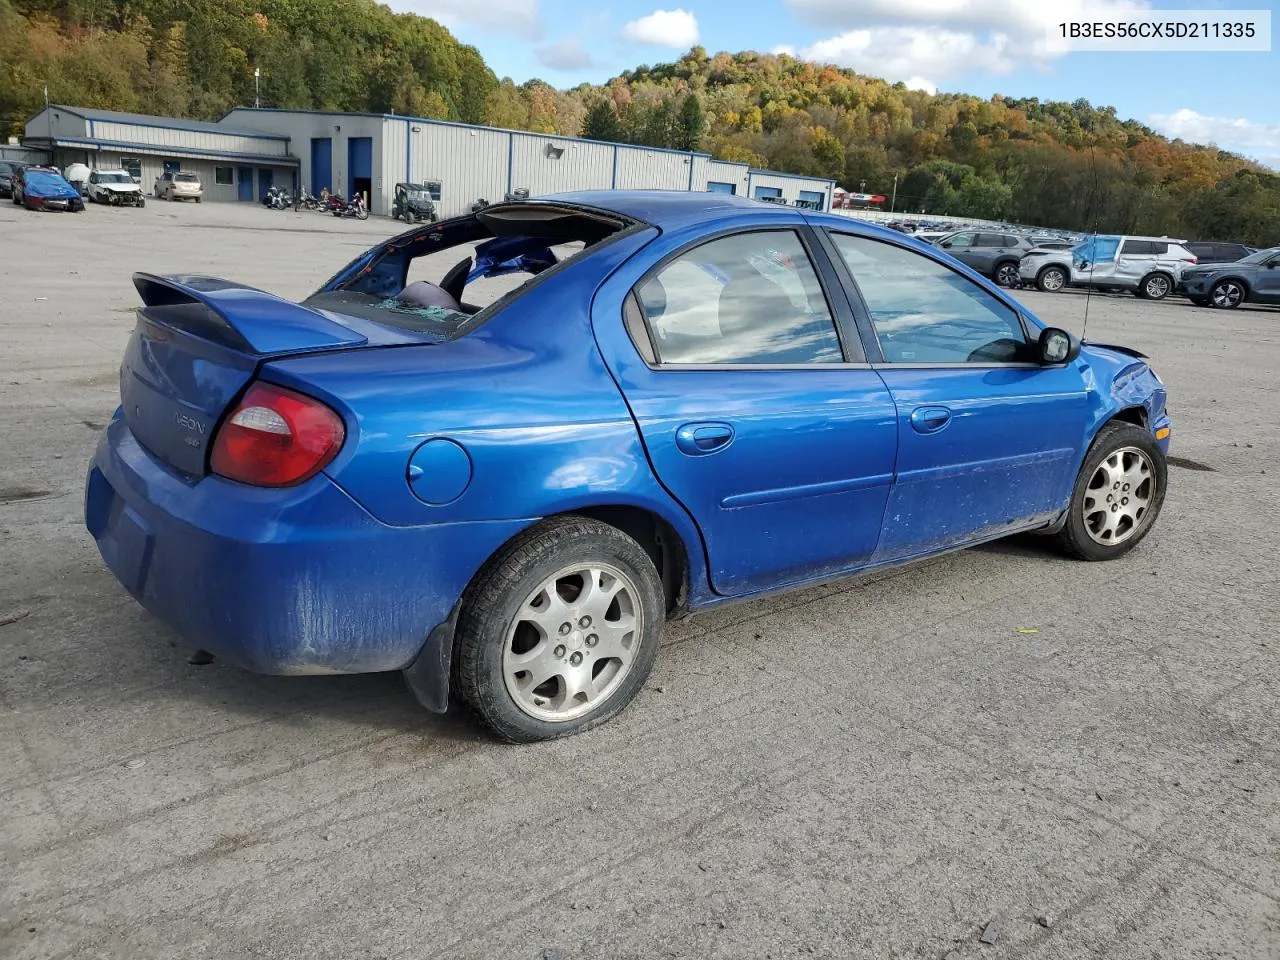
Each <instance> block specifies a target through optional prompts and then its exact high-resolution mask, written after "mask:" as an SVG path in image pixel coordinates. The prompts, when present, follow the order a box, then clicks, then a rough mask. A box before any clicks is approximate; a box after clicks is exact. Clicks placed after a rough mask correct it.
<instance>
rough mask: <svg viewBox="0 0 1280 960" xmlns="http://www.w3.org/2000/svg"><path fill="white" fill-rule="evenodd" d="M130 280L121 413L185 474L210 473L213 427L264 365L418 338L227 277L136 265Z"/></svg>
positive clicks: (155, 452)
mask: <svg viewBox="0 0 1280 960" xmlns="http://www.w3.org/2000/svg"><path fill="white" fill-rule="evenodd" d="M133 283H134V286H135V287H136V288H137V290H138V294H139V296H140V297H141V298H142V303H143V306H142V307H140V308H139V309H138V321H137V325H136V326H135V327H134V331H133V335H132V336H131V337H130V339H129V345H128V347H127V349H126V351H125V356H124V361H123V363H122V364H121V368H120V402H121V406H122V407H123V413H124V419H125V422H126V423H127V424H128V425H129V429H130V430H131V431H132V432H133V434H134V436H135V437H136V438H137V439H138V442H139V443H141V444H142V445H143V446H144V447H146V448H147V450H149V451H150V452H151V454H152V455H153V456H155V457H157V458H158V459H160V460H162V461H163V462H164V463H166V464H168V465H169V466H171V467H173V468H174V469H175V470H177V471H178V472H180V473H182V474H185V475H187V476H189V477H202V476H204V475H205V473H206V472H207V470H208V462H209V447H210V444H211V443H212V441H213V436H214V432H215V431H216V430H217V428H218V426H219V424H220V423H221V421H222V417H223V415H224V414H225V413H226V411H227V409H228V407H230V406H231V405H232V403H234V402H235V400H236V398H237V397H239V395H240V394H241V392H242V391H243V390H244V389H245V387H246V386H247V385H248V384H249V382H250V381H251V380H252V379H253V378H254V375H255V373H256V372H257V370H258V367H259V366H260V365H261V364H262V363H264V362H266V361H269V360H274V359H278V358H281V357H287V356H294V355H297V354H302V353H314V352H318V351H326V350H350V349H356V348H360V347H366V346H386V345H392V344H397V343H406V342H408V343H414V342H422V338H420V337H417V336H415V335H413V334H411V333H407V332H405V331H400V330H391V329H389V328H385V327H380V326H379V325H378V324H374V323H369V322H362V321H360V320H358V319H355V318H349V317H342V316H339V315H337V314H333V313H328V312H322V311H319V310H313V309H311V308H308V307H304V306H301V305H300V304H297V303H293V302H292V301H289V300H285V299H282V298H280V297H276V296H274V295H272V294H269V293H266V292H264V291H262V290H257V289H254V288H252V287H246V286H242V285H240V284H235V283H230V282H228V281H226V280H218V279H214V278H211V277H197V276H180V277H159V276H154V275H151V274H142V273H139V274H135V275H134V277H133Z"/></svg>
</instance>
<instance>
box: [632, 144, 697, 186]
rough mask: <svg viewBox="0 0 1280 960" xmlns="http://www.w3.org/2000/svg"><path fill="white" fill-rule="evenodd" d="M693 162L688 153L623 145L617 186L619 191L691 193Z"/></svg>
mask: <svg viewBox="0 0 1280 960" xmlns="http://www.w3.org/2000/svg"><path fill="white" fill-rule="evenodd" d="M691 161H692V158H691V157H690V156H689V154H687V153H668V152H666V151H664V150H654V149H650V148H647V147H631V146H620V147H618V183H617V187H618V189H619V190H688V189H689V181H690V178H689V173H690V166H691ZM694 186H695V188H696V186H697V184H696V183H695V184H694Z"/></svg>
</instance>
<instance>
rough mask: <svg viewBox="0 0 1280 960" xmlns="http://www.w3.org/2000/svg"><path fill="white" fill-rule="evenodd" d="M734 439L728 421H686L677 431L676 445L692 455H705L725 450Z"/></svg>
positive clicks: (683, 451)
mask: <svg viewBox="0 0 1280 960" xmlns="http://www.w3.org/2000/svg"><path fill="white" fill-rule="evenodd" d="M732 440H733V427H731V426H729V424H727V423H686V424H685V425H684V426H682V427H681V428H680V429H679V430H677V431H676V446H677V447H679V448H680V451H681V452H682V453H687V454H688V455H689V456H691V457H704V456H706V455H707V454H709V453H715V452H717V451H719V450H723V449H724V448H725V447H727V446H728V445H729V443H730V442H731V441H732Z"/></svg>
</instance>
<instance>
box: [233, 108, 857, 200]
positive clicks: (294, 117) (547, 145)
mask: <svg viewBox="0 0 1280 960" xmlns="http://www.w3.org/2000/svg"><path fill="white" fill-rule="evenodd" d="M221 122H222V123H225V124H229V125H233V126H235V127H239V128H250V129H259V130H268V131H271V132H273V133H278V134H284V135H287V136H288V137H289V140H290V142H291V143H292V144H293V148H294V151H295V152H296V153H297V154H298V158H299V160H300V161H301V162H300V169H299V175H300V176H301V181H300V182H301V184H302V185H304V186H306V187H307V189H309V190H310V191H311V192H312V193H315V194H318V193H319V192H320V191H321V189H327V190H329V191H331V192H337V193H341V194H343V195H345V196H350V195H352V194H353V193H358V192H365V193H367V195H368V197H369V208H370V210H371V211H373V212H374V213H383V214H385V213H389V212H390V210H391V202H392V198H393V194H394V190H395V185H396V183H399V182H402V181H409V182H415V183H427V184H429V185H431V187H432V188H433V192H434V191H435V190H436V189H437V188H438V199H439V203H440V213H441V215H442V216H445V217H450V216H456V215H458V214H461V213H465V212H466V211H467V210H469V209H470V207H471V204H472V203H473V202H474V201H475V200H477V199H479V198H484V199H486V200H490V201H494V200H501V199H502V197H503V196H504V195H505V194H507V193H508V192H510V191H513V190H517V189H521V188H523V189H526V190H528V191H529V195H530V196H535V197H536V196H541V195H543V194H548V193H557V192H559V191H564V190H592V189H596V190H608V189H617V190H631V189H654V190H698V191H703V190H713V191H720V192H724V193H736V194H740V195H742V196H754V197H757V198H759V199H767V200H772V201H774V202H779V203H789V204H795V203H796V202H798V201H799V202H803V203H805V204H807V205H812V206H814V207H816V208H818V209H822V210H827V209H830V206H831V192H832V190H833V188H834V186H835V181H833V180H820V179H813V178H809V177H797V176H793V175H791V174H779V173H771V172H768V171H762V170H752V169H750V168H749V167H748V166H747V165H746V164H743V163H726V162H723V161H719V160H713V159H712V158H711V156H710V155H709V154H706V153H695V152H686V151H680V150H665V149H659V148H655V147H643V146H633V145H629V144H621V143H602V142H600V141H596V140H582V139H578V138H575V137H560V136H555V135H553V134H544V133H529V132H527V131H520V130H499V129H495V128H492V127H473V126H468V125H466V124H461V123H452V122H449V121H444V120H423V119H419V118H415V117H399V116H393V115H389V114H379V113H327V112H322V111H309V110H274V109H255V108H251V107H241V108H239V109H236V110H232V111H231V112H230V113H228V114H227V115H226V116H225V117H224V118H223V119H222V121H221Z"/></svg>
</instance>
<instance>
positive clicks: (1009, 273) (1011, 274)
mask: <svg viewBox="0 0 1280 960" xmlns="http://www.w3.org/2000/svg"><path fill="white" fill-rule="evenodd" d="M1019 279H1020V278H1019V276H1018V265H1017V264H1016V263H1012V262H1010V263H1002V264H1000V266H998V267H996V283H997V284H998V285H999V286H1002V287H1008V288H1013V287H1016V286H1017V285H1018V280H1019Z"/></svg>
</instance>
